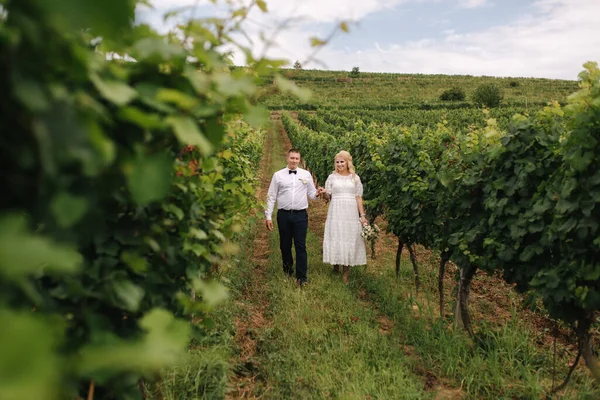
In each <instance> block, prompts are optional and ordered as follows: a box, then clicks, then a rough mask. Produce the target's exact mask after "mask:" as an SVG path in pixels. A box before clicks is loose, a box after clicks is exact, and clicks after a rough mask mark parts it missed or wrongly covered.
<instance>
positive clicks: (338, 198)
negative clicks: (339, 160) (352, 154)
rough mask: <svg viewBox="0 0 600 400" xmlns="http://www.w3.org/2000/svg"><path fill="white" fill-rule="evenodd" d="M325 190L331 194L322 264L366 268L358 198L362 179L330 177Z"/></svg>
mask: <svg viewBox="0 0 600 400" xmlns="http://www.w3.org/2000/svg"><path fill="white" fill-rule="evenodd" d="M325 190H326V191H327V193H328V194H330V195H331V202H330V203H329V210H328V211H327V221H325V235H324V236H325V237H324V239H323V262H324V263H328V264H332V265H336V264H338V265H366V264H367V251H366V249H365V242H364V240H363V238H362V236H360V232H361V224H360V221H359V215H358V205H357V203H356V196H361V197H362V194H363V185H362V183H361V181H360V177H359V176H358V175H356V174H354V175H352V174H351V175H347V176H344V175H340V174H338V173H336V172H334V173H333V174H331V175H329V177H328V178H327V181H326V182H325Z"/></svg>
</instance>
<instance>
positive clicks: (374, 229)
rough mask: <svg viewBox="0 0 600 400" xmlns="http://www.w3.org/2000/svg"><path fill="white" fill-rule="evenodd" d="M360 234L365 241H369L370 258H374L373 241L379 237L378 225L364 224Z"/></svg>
mask: <svg viewBox="0 0 600 400" xmlns="http://www.w3.org/2000/svg"><path fill="white" fill-rule="evenodd" d="M360 236H362V238H363V239H364V240H365V242H367V243H369V245H370V246H369V247H371V258H372V259H375V242H376V241H377V238H378V237H379V227H378V226H377V225H376V224H373V225H369V224H364V225H363V227H362V231H361V232H360Z"/></svg>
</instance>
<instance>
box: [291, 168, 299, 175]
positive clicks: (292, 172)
mask: <svg viewBox="0 0 600 400" xmlns="http://www.w3.org/2000/svg"><path fill="white" fill-rule="evenodd" d="M296 172H298V171H296V170H294V171H292V170H291V169H290V174H295V173H296Z"/></svg>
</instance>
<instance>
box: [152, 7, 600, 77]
mask: <svg viewBox="0 0 600 400" xmlns="http://www.w3.org/2000/svg"><path fill="white" fill-rule="evenodd" d="M411 1H412V2H424V1H428V2H435V1H451V0H363V1H361V0H345V1H344V0H305V1H304V2H301V1H300V0H293V1H290V0H271V1H268V3H267V4H268V6H269V10H270V12H269V14H268V15H261V14H260V13H258V12H256V13H252V15H251V19H252V20H253V23H252V24H249V25H248V26H247V33H248V34H249V35H250V37H252V38H253V40H254V41H255V43H260V42H261V41H260V40H259V39H258V37H259V31H260V30H266V33H267V36H269V34H270V33H272V32H273V30H274V29H275V27H276V24H277V22H280V21H282V20H284V19H285V18H289V17H295V18H296V17H298V18H300V17H301V19H299V20H296V22H295V23H294V24H293V25H290V26H288V27H286V29H283V30H281V31H278V32H277V35H276V43H277V46H276V47H273V48H270V49H269V50H268V52H267V54H268V55H269V56H271V57H277V58H286V59H288V60H289V61H290V64H291V63H293V62H294V61H295V60H299V61H301V62H303V61H306V58H307V57H308V56H309V54H311V53H312V52H313V51H314V49H313V48H311V47H310V45H309V40H308V38H309V37H311V36H315V35H317V36H319V37H324V36H326V35H327V34H328V32H329V30H330V29H333V27H334V22H337V21H340V20H343V19H346V20H348V19H356V20H358V19H361V18H368V16H369V15H370V14H373V13H376V12H378V11H382V10H386V9H389V8H393V7H395V6H397V5H400V4H408V3H410V2H411ZM452 1H456V0H452ZM459 2H460V3H461V4H465V5H467V4H470V5H471V6H476V5H479V6H483V5H488V4H489V3H488V2H487V1H485V0H459ZM156 3H160V8H161V9H165V8H168V7H173V6H182V5H189V4H193V3H194V1H193V0H155V4H156ZM165 4H168V7H166V6H165ZM501 4H502V3H501V2H497V3H495V6H496V7H497V8H500V7H502V5H501ZM531 10H532V11H531V13H529V14H527V15H522V16H515V18H514V19H513V21H512V22H511V23H510V24H508V25H504V26H491V27H489V28H485V29H482V30H479V31H475V32H467V31H465V29H463V27H460V26H455V27H454V26H453V27H450V28H452V29H448V30H447V31H446V32H444V33H445V36H444V37H443V38H441V39H436V38H430V37H422V38H421V39H419V40H412V41H404V42H402V41H399V42H396V43H392V44H382V42H383V40H384V39H386V38H381V39H378V38H377V39H375V40H373V41H371V43H372V45H370V47H355V46H352V45H351V44H349V43H348V44H347V45H346V46H345V47H344V48H340V49H336V48H334V46H332V45H330V46H325V47H324V48H323V49H321V50H320V52H319V53H318V56H317V57H318V59H319V60H320V61H321V62H322V63H323V64H315V63H312V64H310V63H309V64H305V63H303V65H304V67H305V68H327V69H337V70H350V69H351V68H352V67H353V66H359V67H360V69H361V71H365V72H366V71H373V72H406V73H445V74H471V75H492V76H535V77H548V78H563V79H576V77H577V74H578V73H579V72H580V71H581V69H582V65H583V63H585V62H586V61H600V60H599V58H600V28H598V23H597V16H598V15H600V1H592V0H538V1H536V2H534V3H533V5H532V7H531ZM457 12H468V11H457ZM300 21H302V22H300ZM315 22H318V23H319V24H315ZM265 27H266V28H267V29H265ZM357 30H359V29H357V28H352V27H351V32H350V34H349V35H350V38H351V37H352V35H353V34H357V32H356V31H357ZM353 31H354V32H353ZM437 32H439V31H436V34H437ZM388 43H389V41H388ZM255 50H256V52H257V53H258V52H259V51H260V52H262V50H263V46H261V45H258V44H257V45H256V46H255ZM244 61H245V60H244V59H242V58H241V57H240V56H238V57H237V58H236V62H238V63H244Z"/></svg>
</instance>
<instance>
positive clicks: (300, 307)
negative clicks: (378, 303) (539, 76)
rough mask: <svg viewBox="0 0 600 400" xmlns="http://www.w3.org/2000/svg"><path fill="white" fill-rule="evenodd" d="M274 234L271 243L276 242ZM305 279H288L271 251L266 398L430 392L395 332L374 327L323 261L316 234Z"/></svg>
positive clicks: (263, 353) (372, 316) (263, 360)
mask: <svg viewBox="0 0 600 400" xmlns="http://www.w3.org/2000/svg"><path fill="white" fill-rule="evenodd" d="M277 240H278V239H277V237H276V235H273V237H272V243H271V247H272V249H276V247H277V246H278V242H277ZM307 246H308V248H309V249H312V251H310V254H309V284H308V285H307V286H306V287H304V288H302V289H300V288H299V287H298V286H297V285H296V284H295V282H294V281H293V280H291V279H289V278H285V277H284V276H283V272H282V271H281V267H280V264H281V262H280V260H279V254H278V252H276V251H273V252H272V253H271V254H272V256H271V259H270V263H269V270H268V276H269V277H270V278H269V281H268V282H265V284H266V285H267V286H268V295H269V300H270V305H271V308H270V310H269V311H270V314H271V317H272V328H271V329H269V330H267V331H265V332H263V333H262V335H261V336H260V340H261V343H262V345H261V346H260V353H259V354H258V356H259V362H260V366H261V373H262V374H263V378H264V380H265V383H264V386H263V389H264V395H265V397H267V398H330V397H331V398H344V399H364V398H366V397H367V396H370V397H371V398H403V399H411V398H412V399H424V398H429V397H431V395H430V394H427V393H425V392H424V391H423V386H424V383H423V381H422V379H421V378H420V377H418V376H416V375H415V373H414V372H413V371H412V370H411V360H409V359H408V358H407V357H406V356H405V355H404V353H403V350H402V347H401V346H400V343H399V340H398V336H395V335H385V334H381V333H380V332H379V324H378V323H377V321H376V317H377V314H376V313H375V312H374V310H373V309H372V308H370V307H368V305H367V304H366V303H364V302H363V301H361V300H360V299H357V298H356V297H355V296H354V295H353V293H352V292H351V291H350V290H348V288H347V286H346V285H344V284H343V283H342V282H341V279H340V277H339V276H334V275H333V274H332V273H331V272H330V270H329V269H328V268H326V267H325V266H323V265H322V263H320V261H319V259H320V257H321V254H320V252H319V251H317V249H320V243H319V239H318V238H317V237H315V236H314V235H313V234H309V235H308V240H307Z"/></svg>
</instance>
